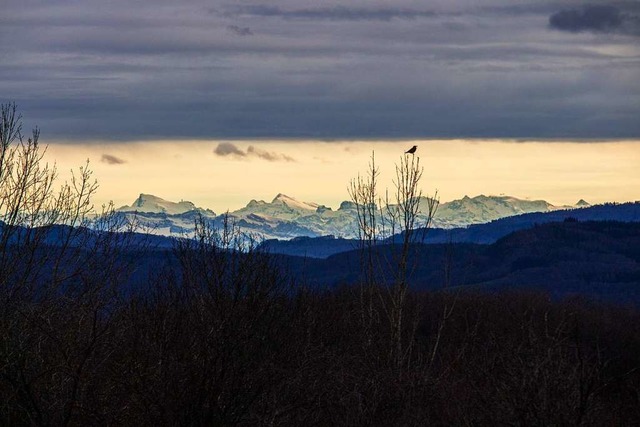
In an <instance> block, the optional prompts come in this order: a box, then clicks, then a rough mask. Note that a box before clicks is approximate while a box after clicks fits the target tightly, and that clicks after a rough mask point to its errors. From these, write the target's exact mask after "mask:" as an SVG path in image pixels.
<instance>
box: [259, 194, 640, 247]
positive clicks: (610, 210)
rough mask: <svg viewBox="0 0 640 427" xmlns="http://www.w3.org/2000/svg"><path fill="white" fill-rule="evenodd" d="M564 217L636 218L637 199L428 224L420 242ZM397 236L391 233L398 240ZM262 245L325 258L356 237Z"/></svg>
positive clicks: (485, 235)
mask: <svg viewBox="0 0 640 427" xmlns="http://www.w3.org/2000/svg"><path fill="white" fill-rule="evenodd" d="M566 219H575V220H578V221H622V222H640V202H635V203H621V204H615V203H608V204H604V205H595V206H589V207H583V208H578V209H566V210H555V211H551V212H538V213H526V214H522V215H516V216H510V217H506V218H501V219H498V220H494V221H491V222H488V223H486V224H474V225H470V226H468V227H461V228H454V229H442V228H432V229H430V230H428V232H427V233H426V238H425V241H424V243H449V242H454V243H479V244H489V243H494V242H495V241H497V240H498V239H500V238H501V237H504V236H506V235H507V234H510V233H513V232H514V231H518V230H524V229H528V228H531V227H534V226H535V225H536V224H546V223H550V222H560V221H564V220H566ZM398 239H399V236H396V237H395V240H398ZM264 246H265V247H266V248H267V249H268V250H269V251H271V252H273V253H280V254H287V255H304V256H307V257H310V258H326V257H328V256H330V255H332V254H336V253H339V252H345V251H348V250H352V249H355V248H357V247H358V241H357V240H353V239H340V238H331V237H323V238H297V239H292V240H289V241H284V240H268V241H266V242H264Z"/></svg>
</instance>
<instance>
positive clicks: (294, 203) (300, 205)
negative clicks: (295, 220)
mask: <svg viewBox="0 0 640 427" xmlns="http://www.w3.org/2000/svg"><path fill="white" fill-rule="evenodd" d="M271 203H272V204H283V205H286V206H288V207H290V208H293V209H303V210H311V211H315V210H316V209H318V207H319V206H320V205H318V204H317V203H307V202H301V201H299V200H296V199H294V198H293V197H289V196H287V195H286V194H282V193H278V195H277V196H276V197H274V199H273V200H272V201H271Z"/></svg>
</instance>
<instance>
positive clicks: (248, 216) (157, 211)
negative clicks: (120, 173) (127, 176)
mask: <svg viewBox="0 0 640 427" xmlns="http://www.w3.org/2000/svg"><path fill="white" fill-rule="evenodd" d="M428 205H429V200H428V199H427V198H425V197H423V198H421V200H420V211H421V213H420V214H419V215H418V221H417V223H416V225H417V226H421V225H422V224H425V223H426V222H427V219H428V217H427V212H428ZM585 206H589V204H588V203H587V202H585V201H584V200H580V201H579V202H578V203H577V204H576V206H554V205H552V204H550V203H548V202H546V201H544V200H522V199H518V198H515V197H509V196H484V195H480V196H477V197H473V198H471V197H468V196H465V197H463V198H462V199H459V200H454V201H451V202H446V203H441V204H440V205H439V207H438V209H437V211H436V214H435V217H434V219H433V221H432V226H433V227H437V228H453V227H466V226H468V225H471V224H479V223H484V222H489V221H492V220H495V219H499V218H503V217H507V216H512V215H518V214H522V213H531V212H548V211H553V210H557V209H566V208H572V207H585ZM118 212H120V213H121V214H122V215H126V216H131V217H132V216H134V215H135V217H136V219H137V221H138V222H139V223H140V224H142V225H143V227H145V228H147V229H149V230H151V231H153V232H154V233H157V234H163V235H185V234H189V233H190V232H192V231H193V228H194V224H195V220H196V218H197V217H198V216H200V215H202V216H203V217H205V218H206V219H207V220H209V221H212V222H214V224H215V223H216V222H221V221H222V216H220V215H216V214H215V213H214V212H213V211H211V210H209V209H202V208H198V207H196V206H195V205H194V204H193V203H191V202H188V201H180V202H177V203H176V202H171V201H167V200H164V199H161V198H160V197H156V196H153V195H149V194H140V196H139V197H138V198H137V199H136V200H135V201H134V202H133V203H132V204H131V206H123V207H121V208H119V209H118ZM229 216H230V217H231V219H232V220H233V222H234V223H235V225H237V226H238V227H240V229H241V230H242V231H245V232H248V233H252V234H254V235H256V236H258V237H261V238H264V239H272V238H277V239H290V238H294V237H299V236H307V237H317V236H327V235H333V236H336V237H345V238H352V237H357V234H358V233H357V209H356V205H355V204H354V203H353V202H349V201H345V202H342V203H341V204H340V207H339V208H338V209H336V210H333V209H331V208H329V207H327V206H324V205H320V204H318V203H310V202H302V201H299V200H297V199H295V198H293V197H290V196H287V195H285V194H278V195H277V196H276V197H275V198H274V199H273V200H272V201H271V202H265V201H263V200H251V201H250V202H249V203H248V204H247V205H246V206H245V207H243V208H241V209H238V210H236V211H233V212H229Z"/></svg>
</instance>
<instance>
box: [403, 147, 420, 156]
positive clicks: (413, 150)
mask: <svg viewBox="0 0 640 427" xmlns="http://www.w3.org/2000/svg"><path fill="white" fill-rule="evenodd" d="M417 149H418V146H417V145H414V146H413V147H411V148H409V149H408V150H407V151H405V152H404V154H413V153H415V152H416V150H417Z"/></svg>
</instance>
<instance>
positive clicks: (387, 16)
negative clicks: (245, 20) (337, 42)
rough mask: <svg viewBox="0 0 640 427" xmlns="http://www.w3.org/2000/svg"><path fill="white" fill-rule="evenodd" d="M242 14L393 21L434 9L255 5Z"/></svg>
mask: <svg viewBox="0 0 640 427" xmlns="http://www.w3.org/2000/svg"><path fill="white" fill-rule="evenodd" d="M237 13H238V14H240V15H249V16H262V17H278V18H283V19H301V20H328V21H391V20H392V19H416V18H425V17H433V16H436V15H437V14H436V13H435V12H432V11H421V10H415V9H404V8H386V7H384V8H366V9H365V8H357V7H355V8H354V7H345V6H334V7H321V8H313V9H312V8H307V9H293V10H283V9H281V8H279V7H276V6H265V5H253V6H244V7H241V8H238V9H237Z"/></svg>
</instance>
